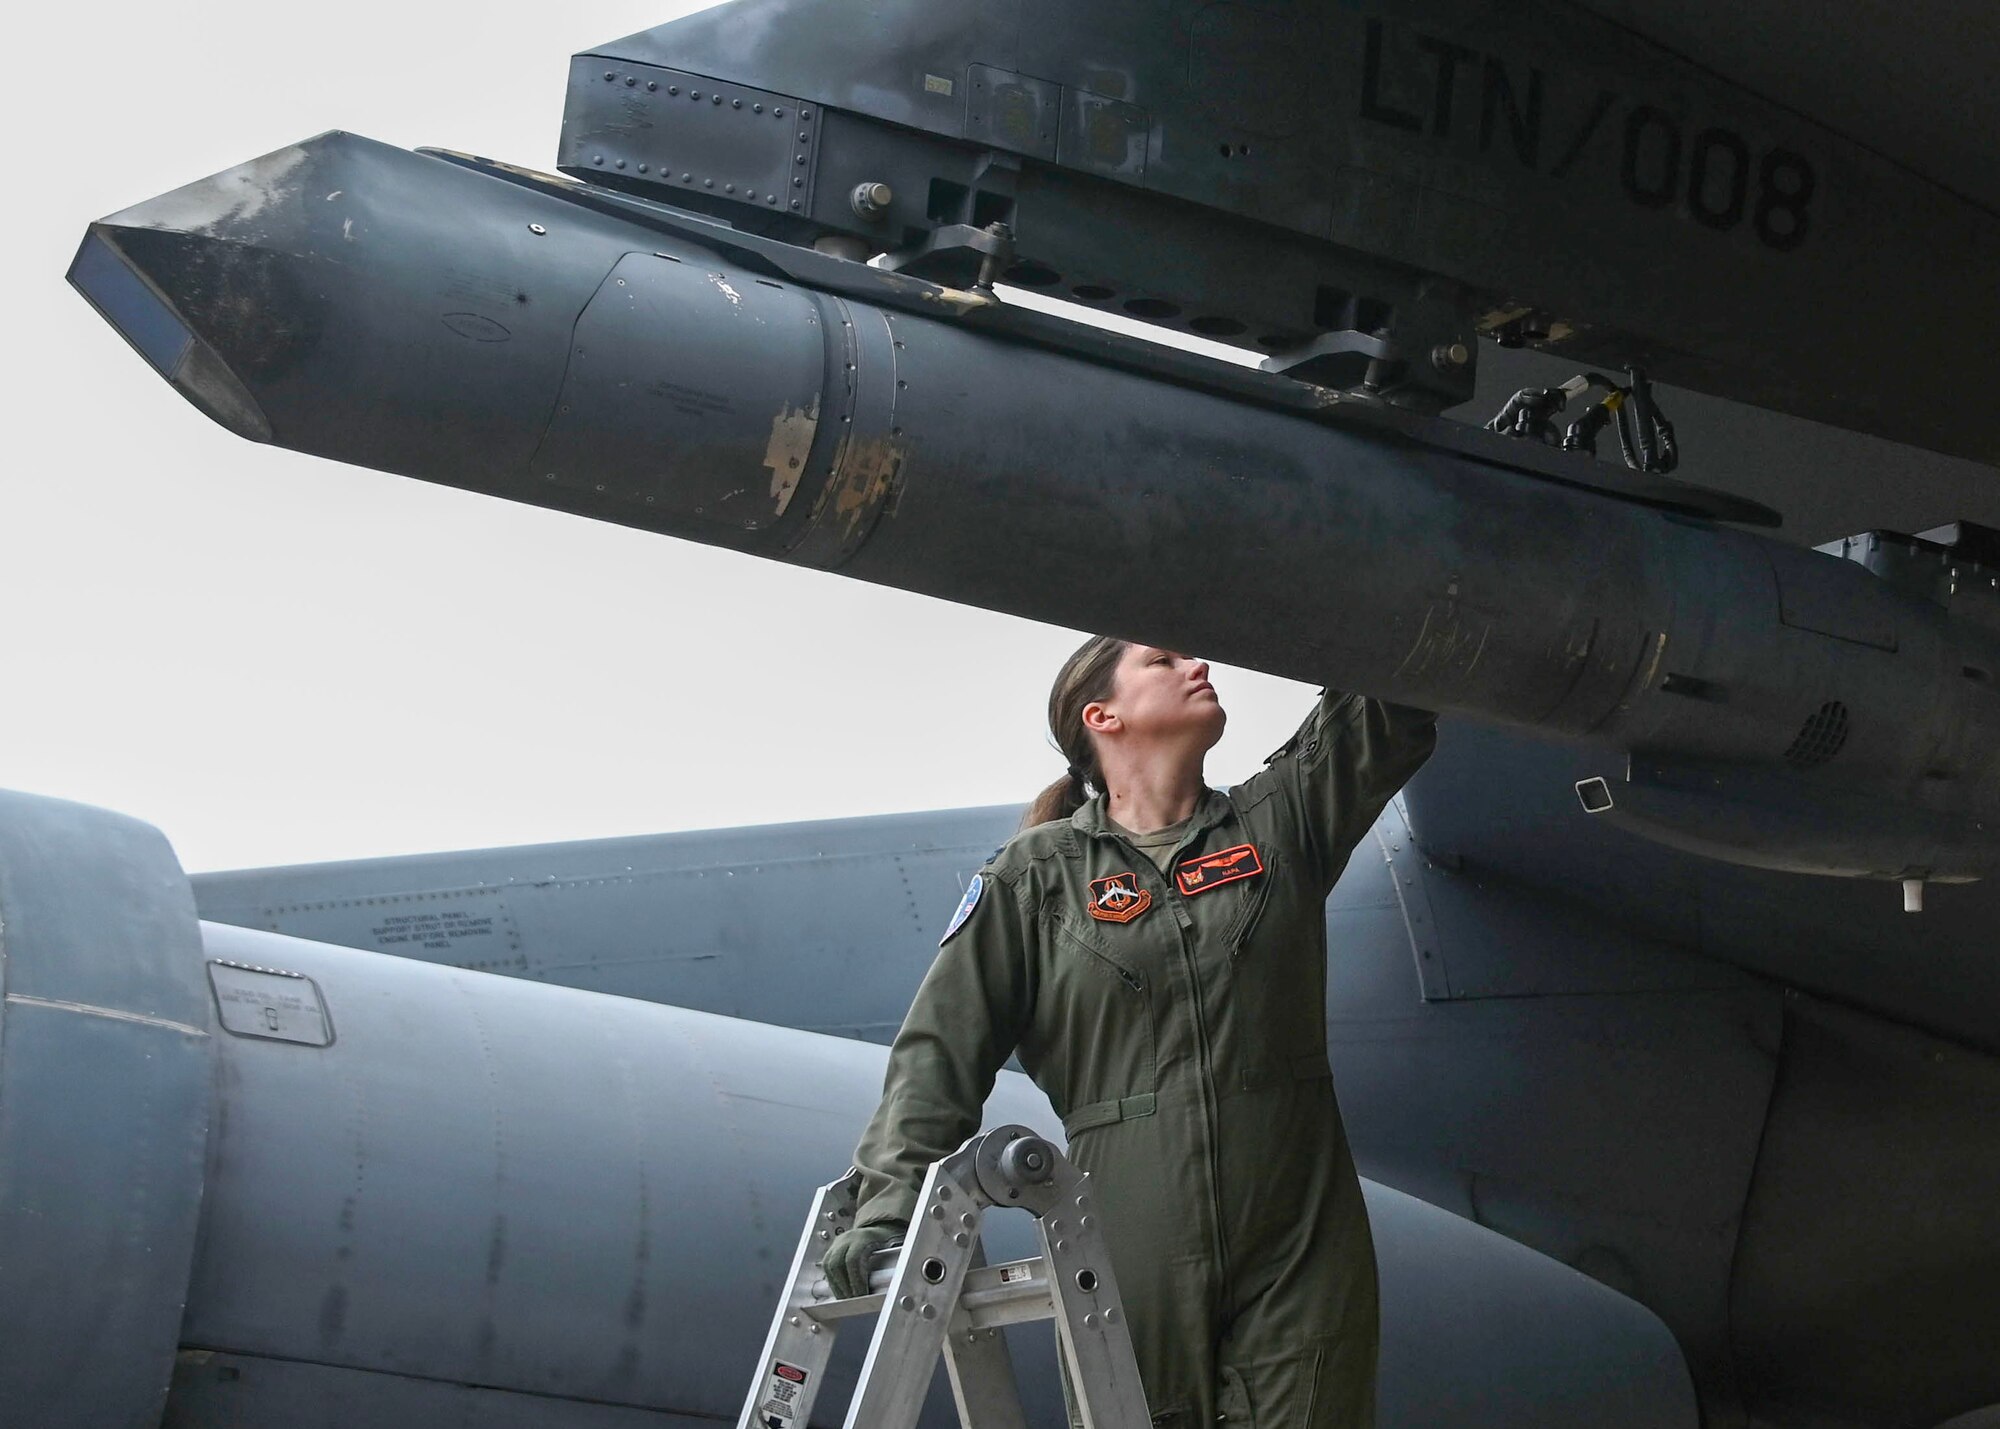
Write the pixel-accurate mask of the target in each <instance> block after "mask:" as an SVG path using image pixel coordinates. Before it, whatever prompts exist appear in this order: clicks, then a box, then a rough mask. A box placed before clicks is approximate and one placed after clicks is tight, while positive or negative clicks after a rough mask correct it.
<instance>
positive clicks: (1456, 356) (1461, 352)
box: [1431, 342, 1472, 372]
mask: <svg viewBox="0 0 2000 1429" xmlns="http://www.w3.org/2000/svg"><path fill="white" fill-rule="evenodd" d="M1470 361H1472V349H1471V348H1469V347H1467V346H1466V345H1465V344H1464V343H1462V342H1441V343H1439V344H1438V345H1437V346H1436V347H1434V348H1432V349H1431V366H1433V367H1435V368H1437V369H1438V370H1439V371H1440V372H1448V371H1450V370H1451V369H1452V368H1454V367H1463V366H1465V364H1466V363H1468V362H1470Z"/></svg>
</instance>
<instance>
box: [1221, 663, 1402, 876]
mask: <svg viewBox="0 0 2000 1429" xmlns="http://www.w3.org/2000/svg"><path fill="white" fill-rule="evenodd" d="M1436 743H1437V716H1436V715H1435V714H1433V713H1431V712H1430V711H1429V710H1419V709H1413V708H1411V707H1409V706H1408V705H1392V704H1388V703H1386V702H1384V701H1382V700H1374V699H1369V698H1367V697H1366V696H1363V695H1350V694H1345V693H1343V692H1342V691H1339V690H1331V689H1329V690H1324V691H1322V692H1321V693H1320V699H1319V704H1318V706H1317V707H1316V708H1315V709H1314V710H1313V712H1312V714H1310V715H1309V716H1307V718H1306V722H1305V723H1304V724H1302V725H1300V726H1299V729H1298V732H1297V733H1296V734H1294V735H1293V736H1292V737H1291V738H1290V739H1289V740H1287V741H1286V742H1285V744H1284V746H1283V747H1282V748H1280V749H1279V750H1278V752H1277V753H1276V754H1273V755H1272V756H1271V758H1270V760H1269V761H1268V762H1267V764H1266V767H1265V768H1264V769H1263V770H1262V771H1261V772H1259V773H1257V774H1256V775H1253V776H1252V777H1251V779H1250V780H1249V781H1248V782H1247V783H1246V784H1245V786H1244V789H1245V791H1246V792H1247V793H1248V795H1249V801H1248V802H1251V803H1253V804H1255V805H1257V806H1258V807H1259V809H1260V810H1263V809H1268V810H1269V813H1268V814H1267V815H1266V817H1267V818H1269V819H1271V820H1275V821H1276V822H1278V823H1279V824H1280V825H1281V826H1282V827H1281V829H1280V830H1279V832H1280V833H1281V835H1282V836H1283V837H1285V839H1286V842H1287V843H1289V844H1290V845H1291V846H1292V847H1293V848H1295V849H1298V850H1299V851H1300V852H1301V853H1302V854H1303V856H1304V859H1305V862H1306V866H1307V868H1308V870H1309V871H1310V874H1311V876H1312V877H1314V878H1315V879H1316V880H1317V881H1318V883H1319V885H1320V886H1321V887H1322V888H1325V889H1331V888H1332V887H1333V883H1334V880H1335V879H1337V878H1339V877H1340V871H1341V870H1342V869H1343V868H1345V867H1346V866H1347V857H1348V855H1349V854H1350V853H1352V852H1353V850H1354V845H1355V844H1357V843H1359V842H1360V841H1361V838H1362V836H1363V835H1364V834H1366V833H1367V832H1368V828H1369V826H1370V825H1371V824H1373V823H1374V822H1375V818H1376V816H1377V815H1378V814H1380V813H1381V812H1382V809H1383V806H1384V805H1386V804H1387V803H1388V802H1389V800H1391V799H1392V798H1394V797H1395V795H1396V791H1397V790H1399V789H1401V788H1402V787H1403V785H1404V784H1406V783H1408V782H1409V779H1410V776H1411V775H1412V774H1415V773H1416V772H1417V770H1418V769H1419V768H1421V767H1422V766H1423V762H1424V761H1425V760H1426V759H1428V758H1430V754H1431V750H1432V748H1433V747H1434V746H1435V745H1436ZM1267 795H1268V796H1269V797H1268V798H1267V797H1265V796H1267Z"/></svg>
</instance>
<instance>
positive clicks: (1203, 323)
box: [1188, 318, 1249, 337]
mask: <svg viewBox="0 0 2000 1429" xmlns="http://www.w3.org/2000/svg"><path fill="white" fill-rule="evenodd" d="M1188 326H1189V327H1191V328H1193V329H1194V330H1195V331H1196V332H1198V333H1201V334H1203V335H1205V336H1207V337H1236V336H1237V335H1239V334H1241V333H1244V332H1248V331H1249V329H1248V328H1246V327H1244V326H1243V324H1242V323H1240V322H1238V321H1236V319H1235V318H1194V319H1192V320H1190V321H1189V323H1188Z"/></svg>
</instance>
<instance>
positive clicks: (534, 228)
mask: <svg viewBox="0 0 2000 1429" xmlns="http://www.w3.org/2000/svg"><path fill="white" fill-rule="evenodd" d="M528 232H530V233H532V234H534V235H535V236H536V237H537V238H539V237H541V236H542V235H543V234H544V233H547V232H548V230H547V229H546V228H544V227H542V226H541V225H540V224H539V223H531V224H529V225H528Z"/></svg>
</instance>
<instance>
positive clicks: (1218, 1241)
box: [1167, 887, 1230, 1285]
mask: <svg viewBox="0 0 2000 1429" xmlns="http://www.w3.org/2000/svg"><path fill="white" fill-rule="evenodd" d="M1167 902H1168V904H1169V905H1170V906H1171V907H1172V908H1173V910H1174V926H1175V928H1176V930H1177V931H1178V932H1179V933H1180V940H1181V963H1182V965H1183V966H1184V967H1186V969H1187V975H1188V994H1189V997H1190V999H1191V1001H1192V1005H1193V1008H1194V1035H1195V1053H1196V1058H1197V1062H1198V1065H1197V1067H1196V1072H1197V1073H1198V1076H1199V1080H1200V1082H1201V1116H1202V1123H1203V1127H1204V1130H1205V1131H1206V1133H1207V1135H1206V1142H1207V1145H1206V1147H1205V1150H1206V1152H1207V1156H1208V1214H1209V1217H1210V1223H1211V1224H1212V1225H1213V1226H1214V1227H1215V1265H1216V1272H1217V1274H1218V1276H1219V1277H1220V1280H1221V1283H1222V1284H1224V1285H1227V1284H1229V1283H1230V1279H1229V1240H1228V1236H1227V1235H1226V1234H1225V1233H1224V1231H1223V1228H1222V1160H1221V1143H1222V1137H1221V1132H1220V1124H1221V1117H1220V1115H1219V1114H1218V1111H1217V1108H1216V1098H1215V1052H1214V1049H1213V1048H1212V1047H1211V1046H1210V1045H1209V1039H1208V1013H1207V1012H1206V1010H1204V1008H1203V1007H1202V996H1201V968H1200V965H1199V963H1198V962H1197V961H1196V959H1195V955H1194V942H1193V936H1194V919H1193V918H1192V917H1190V916H1189V915H1188V911H1187V901H1186V900H1185V899H1184V898H1182V897H1181V895H1180V892H1179V890H1178V889H1176V888H1173V887H1169V888H1168V890H1167Z"/></svg>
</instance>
